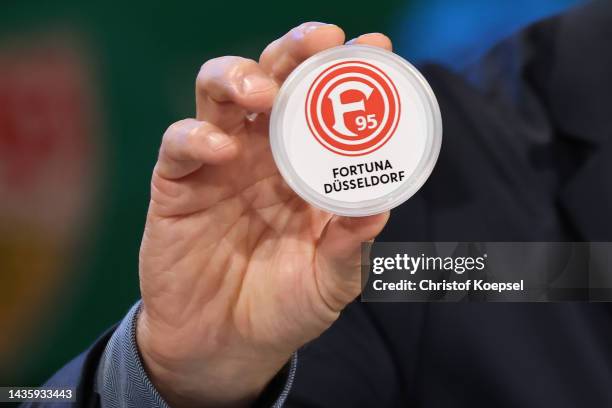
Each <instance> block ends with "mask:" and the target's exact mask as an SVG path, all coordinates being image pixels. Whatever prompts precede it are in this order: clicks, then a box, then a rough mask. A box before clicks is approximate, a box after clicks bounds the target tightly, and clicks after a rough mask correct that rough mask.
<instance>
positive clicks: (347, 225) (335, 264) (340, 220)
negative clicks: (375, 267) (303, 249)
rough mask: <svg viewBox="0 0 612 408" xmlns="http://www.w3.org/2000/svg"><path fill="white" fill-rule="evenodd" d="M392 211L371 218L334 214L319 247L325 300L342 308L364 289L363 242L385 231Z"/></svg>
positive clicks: (319, 262) (322, 292)
mask: <svg viewBox="0 0 612 408" xmlns="http://www.w3.org/2000/svg"><path fill="white" fill-rule="evenodd" d="M388 219H389V212H385V213H382V214H377V215H371V216H368V217H341V216H334V217H333V218H332V219H331V220H330V221H329V222H328V224H327V226H326V227H325V230H324V231H323V234H322V235H321V238H320V239H319V244H318V246H317V271H318V273H317V275H316V278H317V283H318V287H319V292H320V294H321V296H322V297H323V300H324V301H325V303H326V304H327V305H328V306H329V307H330V308H331V309H333V310H334V311H336V312H337V311H340V310H341V309H342V308H344V306H346V304H347V303H348V302H350V301H351V300H353V299H354V298H355V296H357V295H358V294H359V292H360V290H361V281H360V263H361V243H362V242H366V241H372V240H373V239H374V238H375V237H376V236H377V235H378V234H379V233H380V231H382V229H383V227H384V226H385V224H386V223H387V220H388Z"/></svg>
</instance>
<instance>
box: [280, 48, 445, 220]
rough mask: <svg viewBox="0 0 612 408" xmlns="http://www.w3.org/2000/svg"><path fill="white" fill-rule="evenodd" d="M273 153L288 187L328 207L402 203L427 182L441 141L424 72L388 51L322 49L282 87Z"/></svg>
mask: <svg viewBox="0 0 612 408" xmlns="http://www.w3.org/2000/svg"><path fill="white" fill-rule="evenodd" d="M270 143H271V147H272V154H273V155H274V160H275V161H276V165H277V166H278V168H279V171H280V173H281V174H282V176H283V177H284V179H285V181H286V182H287V184H289V186H290V187H291V188H292V189H293V190H294V191H295V192H296V193H297V194H298V195H300V196H301V197H302V198H303V199H304V200H306V201H307V202H309V203H310V204H312V205H314V206H316V207H318V208H321V209H323V210H326V211H329V212H331V213H335V214H339V215H347V216H366V215H371V214H377V213H381V212H384V211H387V210H389V209H391V208H394V207H397V206H398V205H400V204H401V203H403V202H404V201H406V200H407V199H409V198H410V197H411V196H412V195H413V194H415V193H416V192H417V191H418V190H419V189H420V188H421V186H422V185H423V184H424V183H425V181H426V180H427V178H428V177H429V175H430V174H431V172H432V170H433V168H434V166H435V163H436V160H437V159H438V154H439V152H440V146H441V144H442V119H441V117H440V108H439V106H438V103H437V101H436V98H435V96H434V94H433V91H432V90H431V87H430V86H429V84H428V83H427V81H426V80H425V78H424V77H423V76H422V75H421V73H419V71H417V69H416V68H415V67H413V66H412V65H411V64H410V63H408V62H407V61H406V60H404V59H403V58H401V57H399V56H397V55H396V54H393V53H391V52H389V51H385V50H383V49H381V48H376V47H369V46H362V45H350V46H340V47H336V48H331V49H329V50H326V51H323V52H321V53H318V54H316V55H314V56H312V57H310V58H309V59H307V60H306V61H304V62H303V63H302V64H301V65H300V66H298V67H297V68H296V69H295V70H294V71H293V72H292V73H291V75H290V76H289V77H288V78H287V80H286V81H285V83H284V84H283V86H282V87H281V89H280V91H279V93H278V96H277V98H276V101H275V102H274V107H273V109H272V116H271V118H270Z"/></svg>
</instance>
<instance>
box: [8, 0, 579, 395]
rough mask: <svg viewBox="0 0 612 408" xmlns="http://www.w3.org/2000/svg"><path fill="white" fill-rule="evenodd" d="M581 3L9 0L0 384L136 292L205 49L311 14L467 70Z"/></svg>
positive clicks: (27, 377)
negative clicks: (153, 199) (167, 151)
mask: <svg viewBox="0 0 612 408" xmlns="http://www.w3.org/2000/svg"><path fill="white" fill-rule="evenodd" d="M573 2H575V1H570V0H565V1H562V0H556V1H553V0H550V1H542V2H540V3H538V2H527V1H518V3H520V4H517V2H507V4H505V3H504V4H501V3H498V4H497V5H492V4H493V3H495V2H486V1H471V2H470V1H455V2H453V1H443V0H437V1H434V0H430V1H424V0H423V1H412V2H407V1H405V0H379V1H377V2H367V3H364V2H355V1H344V0H342V1H323V0H309V1H304V2H296V1H294V2H254V1H251V2H246V1H236V0H227V1H199V2H195V1H189V2H186V1H173V2H151V1H147V2H144V1H141V2H123V3H122V4H121V3H118V2H117V3H115V4H112V3H110V2H102V1H91V2H83V1H66V0H57V1H54V2H30V1H23V2H10V1H5V2H3V4H2V5H0V214H1V215H0V385H37V384H40V383H42V382H43V381H44V380H45V379H46V378H48V377H49V376H50V375H51V374H52V373H53V372H54V371H56V370H57V369H59V368H60V367H61V366H62V365H64V364H65V363H66V362H67V361H68V360H69V359H71V358H72V357H73V356H75V355H76V354H78V353H79V352H81V351H82V350H84V349H85V348H87V346H88V345H89V344H90V343H91V342H93V341H94V340H95V339H96V337H97V336H98V335H99V334H100V333H102V332H103V331H104V330H105V329H106V328H108V327H110V326H111V325H113V324H114V323H115V322H116V321H118V320H119V319H120V318H121V317H122V315H123V314H124V313H125V312H126V311H127V309H128V308H129V306H130V305H131V304H133V303H134V302H135V301H136V300H137V299H138V297H139V294H138V276H137V273H138V249H139V244H140V238H141V234H142V229H143V224H144V218H145V214H146V209H147V203H148V189H149V177H150V173H151V170H152V168H153V165H154V163H155V158H156V155H157V149H158V145H159V141H160V138H161V135H162V134H163V132H164V130H165V129H166V127H167V126H168V125H169V124H170V123H172V122H174V121H176V120H179V119H182V118H184V117H189V116H192V115H193V84H194V79H195V76H196V74H197V71H198V69H199V67H200V65H201V64H202V63H203V62H204V61H206V60H207V59H209V58H212V57H216V56H220V55H226V54H233V55H242V56H247V57H251V58H257V57H258V55H259V53H260V51H261V50H262V48H263V47H264V46H265V45H266V44H267V43H268V42H270V41H272V40H273V39H275V38H277V37H279V36H281V35H282V34H283V33H285V32H286V31H287V30H289V29H290V28H291V27H292V26H295V25H297V24H299V23H300V22H303V21H307V20H315V21H324V22H334V23H335V24H338V25H340V26H341V27H342V28H343V29H344V30H345V32H346V34H347V39H349V38H352V37H354V36H357V35H358V34H360V33H363V32H372V31H381V32H385V33H387V34H389V35H391V36H392V37H393V39H394V41H395V43H396V44H397V45H398V50H399V51H398V52H399V53H400V54H403V55H404V56H406V57H408V58H409V59H411V60H420V59H423V58H429V59H434V60H438V61H442V62H445V63H447V64H451V65H454V66H456V68H457V69H459V68H460V67H461V66H462V65H464V64H465V63H466V61H469V60H470V59H471V58H474V56H475V55H477V54H478V53H481V52H482V51H483V50H484V49H486V48H487V47H488V46H489V45H490V44H491V43H492V42H493V41H495V40H496V39H498V38H499V37H501V36H503V35H506V34H508V33H509V32H510V31H513V30H514V29H516V28H517V27H518V26H520V25H522V24H524V23H526V22H528V21H530V20H533V19H534V18H537V17H540V16H543V15H546V14H550V13H552V12H555V11H557V10H558V9H560V8H562V7H566V6H567V5H569V4H570V3H573ZM523 3H524V4H523ZM458 5H460V7H459V6H458ZM508 10H512V11H516V10H519V12H518V13H517V12H514V13H509V12H508ZM485 22H486V24H485ZM470 50H472V52H470Z"/></svg>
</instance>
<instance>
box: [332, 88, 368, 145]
mask: <svg viewBox="0 0 612 408" xmlns="http://www.w3.org/2000/svg"><path fill="white" fill-rule="evenodd" d="M352 90H356V91H359V92H361V93H362V94H363V95H364V96H365V100H367V99H368V98H369V97H370V95H371V94H372V91H373V90H374V88H372V87H370V86H368V85H366V84H364V83H363V82H358V81H347V82H344V83H342V84H340V85H338V86H337V87H335V88H334V89H332V90H331V91H330V92H329V96H328V97H329V99H330V101H331V104H332V109H333V112H334V125H333V126H332V127H333V128H334V130H335V131H336V132H338V133H342V134H343V135H346V136H358V135H356V134H355V133H353V132H351V131H350V129H349V128H347V127H346V123H345V122H344V114H345V113H348V112H355V111H365V103H364V99H361V100H359V101H357V102H349V103H342V100H341V96H342V94H343V93H344V92H346V91H352Z"/></svg>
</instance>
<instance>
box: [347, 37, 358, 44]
mask: <svg viewBox="0 0 612 408" xmlns="http://www.w3.org/2000/svg"><path fill="white" fill-rule="evenodd" d="M358 38H359V37H355V38H353V39H352V40H348V41H347V42H346V45H351V44H355V42H357V39H358Z"/></svg>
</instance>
